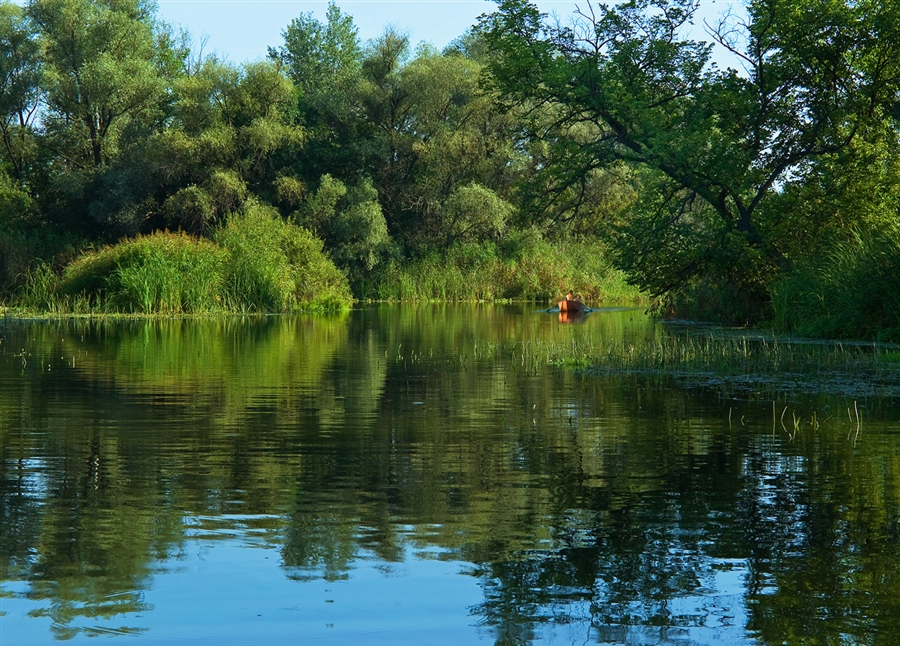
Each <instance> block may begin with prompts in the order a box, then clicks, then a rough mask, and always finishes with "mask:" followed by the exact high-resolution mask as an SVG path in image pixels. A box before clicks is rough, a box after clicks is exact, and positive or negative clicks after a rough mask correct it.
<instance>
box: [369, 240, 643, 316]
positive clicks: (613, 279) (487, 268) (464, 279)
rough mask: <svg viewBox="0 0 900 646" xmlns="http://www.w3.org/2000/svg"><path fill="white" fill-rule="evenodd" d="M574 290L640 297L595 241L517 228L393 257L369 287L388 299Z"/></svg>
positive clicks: (594, 300)
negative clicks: (501, 239)
mask: <svg viewBox="0 0 900 646" xmlns="http://www.w3.org/2000/svg"><path fill="white" fill-rule="evenodd" d="M570 289H572V290H574V291H575V292H576V293H577V294H579V295H580V296H581V297H582V299H583V300H584V301H585V302H587V303H590V304H594V305H596V304H599V303H603V302H607V303H609V302H615V303H644V302H646V298H645V297H644V296H643V295H642V294H641V293H640V292H639V291H638V290H637V289H636V288H635V287H633V286H632V285H629V284H628V283H627V282H626V280H625V275H624V274H623V273H622V272H620V271H617V270H615V269H613V267H612V266H611V265H610V264H609V262H608V261H607V260H606V254H605V250H604V248H603V246H602V245H600V244H598V243H579V242H567V243H565V244H552V243H551V242H548V241H547V240H544V239H542V238H540V237H539V236H537V235H534V234H521V233H520V234H517V235H515V236H513V237H511V239H510V240H507V241H506V242H505V243H504V244H502V245H501V244H496V243H492V242H486V243H477V244H474V243H473V244H460V245H456V246H454V247H451V248H450V249H447V250H443V251H441V252H434V253H432V254H430V255H427V256H425V257H422V258H419V259H416V260H412V261H409V262H405V263H400V262H395V263H393V264H391V265H390V266H389V267H388V268H387V269H386V271H384V272H383V273H382V274H381V276H380V277H379V279H378V281H377V283H376V284H375V285H373V288H372V292H373V293H374V294H375V297H376V298H378V299H380V300H388V301H392V300H393V301H433V300H441V301H472V300H531V301H537V302H548V301H554V300H556V299H558V298H560V297H561V296H562V295H563V294H565V293H566V292H567V291H568V290H570Z"/></svg>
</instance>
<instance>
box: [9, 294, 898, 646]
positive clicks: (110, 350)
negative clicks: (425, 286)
mask: <svg viewBox="0 0 900 646" xmlns="http://www.w3.org/2000/svg"><path fill="white" fill-rule="evenodd" d="M661 334H665V331H664V330H661V329H660V328H659V327H657V326H655V325H654V324H653V323H652V322H650V321H648V320H647V319H646V318H644V317H643V316H642V315H641V313H640V312H636V311H628V310H623V311H606V312H603V311H601V312H594V313H592V314H590V316H588V317H587V318H586V319H584V320H583V321H581V323H580V324H578V325H560V323H559V321H558V320H557V317H556V315H555V314H547V313H541V312H535V311H533V310H532V309H531V308H527V307H517V306H507V307H499V306H498V307H490V306H435V307H408V306H399V307H386V306H379V307H371V308H364V309H361V310H359V311H355V312H353V313H352V314H351V315H349V316H346V317H343V318H299V317H298V318H280V317H271V318H266V319H252V320H241V319H227V320H215V321H184V320H164V321H152V322H147V321H130V322H114V323H112V322H65V323H13V322H4V323H3V327H2V328H0V338H2V342H0V459H2V465H3V467H2V480H0V554H2V558H0V568H2V569H0V604H2V605H0V613H2V614H0V628H2V631H3V633H2V634H3V643H4V644H7V643H10V644H12V643H41V642H43V641H46V640H47V639H48V638H49V637H52V638H57V639H77V638H82V637H89V636H91V635H97V634H105V635H113V636H115V635H138V636H139V638H140V639H141V640H142V642H151V641H158V642H160V643H163V642H165V641H166V640H167V639H169V638H172V637H178V638H182V639H193V638H198V639H199V638H206V639H210V638H216V639H218V640H222V641H232V642H237V643H240V642H241V640H243V639H247V640H250V639H253V640H256V639H258V638H269V639H293V638H297V637H298V636H303V638H304V639H305V640H306V641H307V642H309V643H317V640H320V641H323V642H327V641H328V640H330V639H338V640H339V641H340V640H341V639H343V640H345V641H346V640H351V641H354V642H357V643H379V642H384V643H403V642H408V643H423V642H433V641H434V635H435V634H440V635H442V636H446V637H447V639H448V640H449V641H451V642H453V643H474V642H479V641H485V642H494V643H498V644H508V643H538V642H545V641H546V642H550V641H552V642H554V643H560V642H562V643H579V644H580V643H584V642H585V641H587V642H599V643H629V644H631V643H678V644H707V643H722V642H729V643H747V644H751V643H782V642H785V641H786V642H788V643H803V642H807V643H856V642H860V641H877V642H878V643H891V640H892V639H896V638H895V637H892V636H893V635H898V634H900V626H897V625H896V624H897V623H898V621H900V608H898V607H897V604H898V599H900V595H898V592H900V589H898V587H900V577H898V572H897V569H898V566H900V557H898V556H897V553H898V550H897V547H898V543H900V517H898V516H900V514H898V509H900V505H898V502H900V500H898V493H900V488H898V485H900V481H898V473H900V469H898V467H900V453H898V451H897V449H896V441H895V438H896V436H895V434H894V433H895V432H896V430H897V428H898V427H897V425H896V412H895V410H894V408H893V406H892V404H891V403H890V402H875V401H872V402H860V405H861V406H864V407H866V408H865V419H866V426H865V429H864V433H863V436H862V438H857V437H851V434H852V431H853V430H854V425H853V424H852V423H851V422H849V421H848V419H847V418H846V416H841V415H839V414H838V413H843V410H844V408H845V407H846V404H847V402H843V401H837V400H829V399H823V398H818V399H815V400H808V401H806V402H797V403H796V406H797V407H798V410H800V417H801V418H803V419H806V418H808V417H809V416H810V414H811V412H812V411H816V412H818V419H821V420H823V421H822V424H821V425H820V427H819V428H818V429H816V428H813V427H812V426H803V427H798V428H800V430H799V432H794V433H792V434H790V435H789V434H788V433H786V432H784V431H783V430H782V429H781V427H780V426H779V427H778V428H775V427H774V425H773V419H772V404H771V402H765V401H763V402H753V401H727V400H723V399H720V398H719V397H718V396H716V395H715V394H706V393H702V392H685V391H680V390H677V389H662V388H659V387H658V385H657V386H654V387H653V388H648V384H646V383H643V382H642V381H641V379H640V378H639V377H635V376H630V377H623V378H617V379H605V380H601V379H599V378H597V377H582V376H579V375H578V374H574V373H571V372H564V371H560V370H556V369H553V368H549V367H544V368H541V369H539V370H536V369H534V366H533V365H531V364H529V363H526V362H525V361H524V358H523V356H522V355H521V351H520V348H519V346H518V345H517V344H519V343H521V342H522V341H525V340H529V341H546V342H548V343H549V342H583V341H587V340H590V339H591V338H597V337H601V336H602V337H607V338H627V339H629V340H631V341H633V342H636V343H639V342H641V341H642V340H650V339H653V338H656V337H657V336H659V335H661ZM804 406H805V407H806V408H805V409H804V408H803V407H804ZM435 631H441V632H440V633H436V632H435ZM876 638H877V639H876Z"/></svg>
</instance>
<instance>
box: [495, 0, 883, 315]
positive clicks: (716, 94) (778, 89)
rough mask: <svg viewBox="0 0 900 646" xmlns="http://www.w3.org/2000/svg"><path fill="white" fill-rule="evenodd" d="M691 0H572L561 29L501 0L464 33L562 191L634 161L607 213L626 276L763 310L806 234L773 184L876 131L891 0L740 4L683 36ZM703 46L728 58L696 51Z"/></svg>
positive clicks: (782, 190) (693, 7)
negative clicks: (608, 0)
mask: <svg viewBox="0 0 900 646" xmlns="http://www.w3.org/2000/svg"><path fill="white" fill-rule="evenodd" d="M698 4H699V2H698V0H631V1H630V2H625V3H621V4H616V5H613V6H607V5H599V6H596V7H594V6H590V5H588V9H587V10H583V11H581V12H579V14H578V15H577V17H576V20H574V21H573V22H572V23H571V24H569V25H561V24H559V23H558V22H552V21H549V20H548V19H547V17H546V16H544V15H542V14H541V13H539V12H538V10H537V9H536V7H535V6H534V5H532V4H530V3H528V2H526V1H525V0H503V1H502V2H501V3H500V6H499V11H497V12H496V13H493V14H490V15H487V16H484V17H482V19H481V24H480V29H481V31H482V33H483V35H484V37H485V38H486V39H487V40H488V42H489V44H490V49H491V50H492V51H493V52H494V58H493V60H492V64H491V71H492V73H493V82H495V83H496V85H497V87H498V89H499V90H500V91H501V92H502V93H503V95H504V97H505V98H506V100H507V101H508V102H509V103H511V104H517V105H518V106H520V107H525V108H526V110H527V114H529V115H530V125H531V126H532V135H533V136H537V137H540V138H541V139H543V140H544V141H546V142H548V144H549V145H550V147H551V149H552V151H553V153H552V154H551V155H550V156H549V161H548V163H547V164H546V166H545V168H544V173H545V174H549V175H550V176H551V177H552V178H553V181H552V182H549V183H547V182H546V181H545V185H549V186H551V187H554V188H555V189H556V190H560V191H561V190H565V189H567V188H569V187H570V186H571V185H572V184H573V183H576V182H578V181H581V178H583V177H584V176H585V175H586V174H587V173H590V172H593V171H594V170H595V169H598V168H599V169H611V168H615V167H616V166H617V165H619V166H621V164H623V163H625V164H626V165H628V166H629V167H630V168H631V169H632V170H634V171H635V173H636V174H635V175H633V176H632V177H633V178H636V179H635V180H634V181H637V182H638V183H639V184H640V188H641V191H640V194H641V196H642V197H641V198H640V199H639V200H638V203H637V204H636V205H635V208H634V209H633V210H632V211H631V213H630V215H629V216H628V217H626V218H625V219H624V221H622V222H619V223H618V227H617V232H618V234H619V235H618V236H617V243H618V244H617V248H618V251H619V259H620V261H621V263H622V265H623V268H625V269H626V270H627V271H629V272H630V274H631V276H632V277H633V279H634V281H635V282H636V283H638V284H639V285H640V286H641V287H642V288H644V289H646V290H649V291H650V292H653V293H656V294H665V293H670V294H671V293H673V292H675V291H678V290H682V289H684V288H685V287H686V286H687V285H689V284H696V283H697V281H701V282H702V281H706V282H707V283H708V284H709V285H711V286H713V287H714V288H715V289H717V290H718V291H719V292H720V293H721V292H730V293H731V294H736V295H738V298H737V299H735V302H740V303H742V304H743V312H735V313H734V314H735V316H736V317H737V316H744V315H745V313H746V318H749V317H750V316H752V314H753V313H757V315H758V314H759V313H763V312H764V311H765V309H766V305H767V303H768V298H769V297H768V290H767V285H768V284H769V283H770V281H771V280H772V279H773V278H774V277H775V276H777V275H779V274H781V273H783V272H784V271H785V270H786V269H788V268H789V267H790V266H791V263H792V255H793V254H794V253H795V249H796V248H797V247H799V246H801V245H803V244H805V243H808V241H809V237H810V236H815V235H820V234H821V230H820V228H821V222H819V223H813V222H812V221H807V220H804V219H801V218H799V217H797V215H796V214H797V213H798V212H799V211H797V210H795V209H792V208H790V205H786V201H785V199H784V196H785V195H787V194H790V193H791V192H792V191H794V190H795V188H796V187H798V186H803V185H804V183H806V182H807V181H809V179H810V177H812V176H814V175H815V174H816V173H818V172H819V165H820V164H821V163H822V162H823V160H828V163H830V164H833V163H834V160H835V159H840V158H841V156H852V155H857V154H859V150H860V146H859V145H858V144H859V140H860V139H863V138H879V137H880V138H883V137H884V136H885V134H886V133H888V132H889V129H888V126H889V125H890V116H891V112H890V111H891V110H892V109H893V108H894V106H896V101H897V92H898V85H900V3H897V2H894V1H887V2H885V1H883V0H860V1H852V2H851V1H849V0H816V1H814V2H810V1H809V0H752V1H750V2H748V3H747V5H746V19H722V20H721V21H720V22H718V23H716V24H713V25H706V34H707V36H708V38H707V39H703V40H692V39H690V38H688V37H686V36H685V34H687V33H688V32H689V31H690V27H691V25H692V23H693V20H694V18H695V15H696V12H697V8H698ZM693 33H697V29H694V31H693ZM713 43H718V44H719V45H721V46H724V47H725V48H726V49H727V50H729V51H730V52H731V53H732V55H733V56H735V57H736V59H737V60H739V61H740V64H739V65H738V66H737V67H738V68H739V69H720V68H719V67H717V66H716V65H715V64H713V62H712V59H711V53H712V49H713ZM648 189H650V190H648ZM804 212H806V211H804ZM807 215H808V213H807ZM813 219H815V218H813ZM826 220H827V218H826ZM814 224H815V226H814ZM824 226H827V223H826V224H825V225H824ZM798 230H799V231H800V232H801V234H799V235H798V234H797V231H798ZM787 231H790V232H792V235H791V236H789V237H786V236H785V232H787Z"/></svg>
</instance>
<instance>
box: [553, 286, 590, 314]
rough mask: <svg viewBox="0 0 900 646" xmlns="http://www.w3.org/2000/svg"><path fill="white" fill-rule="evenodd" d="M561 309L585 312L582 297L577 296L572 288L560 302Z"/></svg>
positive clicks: (576, 312)
mask: <svg viewBox="0 0 900 646" xmlns="http://www.w3.org/2000/svg"><path fill="white" fill-rule="evenodd" d="M559 311H560V312H571V313H573V314H581V313H582V312H584V303H582V302H581V299H580V298H578V297H577V296H575V294H574V292H572V290H571V289H570V290H569V293H568V294H566V297H565V299H564V300H561V301H560V302H559Z"/></svg>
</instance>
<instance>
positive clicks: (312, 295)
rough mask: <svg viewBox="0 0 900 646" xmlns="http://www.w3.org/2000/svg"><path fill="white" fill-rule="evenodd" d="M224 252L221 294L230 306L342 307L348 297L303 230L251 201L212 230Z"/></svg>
mask: <svg viewBox="0 0 900 646" xmlns="http://www.w3.org/2000/svg"><path fill="white" fill-rule="evenodd" d="M215 240H216V242H218V243H219V244H220V245H221V246H222V247H223V248H224V249H225V250H227V252H228V258H227V262H226V263H225V265H224V270H225V275H224V278H225V294H226V298H227V300H228V305H229V308H230V309H235V310H243V311H284V310H290V309H296V308H299V307H310V308H313V309H321V308H335V307H344V306H346V304H347V303H349V302H350V300H351V295H350V290H349V287H348V286H347V280H346V277H345V276H344V274H343V273H342V272H341V271H340V270H339V269H337V267H335V266H334V263H332V262H331V261H330V260H329V259H328V258H327V257H326V256H325V255H324V253H323V252H322V242H321V241H320V240H319V239H317V238H315V237H314V236H313V235H312V234H311V233H310V232H309V231H308V230H306V229H304V228H302V227H298V226H296V225H293V224H290V223H287V222H285V221H284V220H282V219H281V218H279V217H278V214H277V212H276V211H275V209H273V208H271V207H267V206H262V205H259V204H253V205H251V206H250V207H249V208H247V209H246V211H245V212H244V213H241V214H235V215H233V216H231V217H230V218H229V219H228V221H227V223H226V224H225V226H224V227H222V228H221V229H219V230H218V231H217V232H216V234H215Z"/></svg>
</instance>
